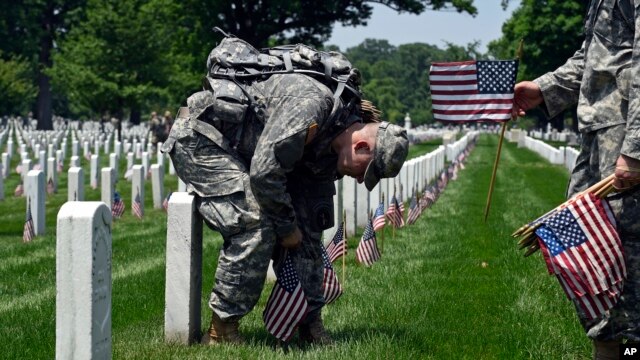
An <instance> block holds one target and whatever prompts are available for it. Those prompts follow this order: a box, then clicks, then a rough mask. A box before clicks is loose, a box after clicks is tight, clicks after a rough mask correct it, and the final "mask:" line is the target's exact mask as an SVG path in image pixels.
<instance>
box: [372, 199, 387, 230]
mask: <svg viewBox="0 0 640 360" xmlns="http://www.w3.org/2000/svg"><path fill="white" fill-rule="evenodd" d="M385 223H386V221H385V217H384V202H382V201H380V204H378V208H377V209H376V212H375V213H374V214H373V231H378V230H380V229H383V228H384V225H385Z"/></svg>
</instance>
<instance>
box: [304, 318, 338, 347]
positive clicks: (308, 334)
mask: <svg viewBox="0 0 640 360" xmlns="http://www.w3.org/2000/svg"><path fill="white" fill-rule="evenodd" d="M298 331H299V334H300V340H301V341H304V342H308V343H311V344H318V345H331V344H333V339H331V336H329V333H327V330H325V328H324V325H323V324H322V317H320V316H319V315H318V316H317V317H316V318H315V319H313V320H312V321H310V322H309V323H308V324H302V325H300V327H299V328H298Z"/></svg>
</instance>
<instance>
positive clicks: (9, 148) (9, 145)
mask: <svg viewBox="0 0 640 360" xmlns="http://www.w3.org/2000/svg"><path fill="white" fill-rule="evenodd" d="M7 154H9V157H13V140H11V139H9V141H7Z"/></svg>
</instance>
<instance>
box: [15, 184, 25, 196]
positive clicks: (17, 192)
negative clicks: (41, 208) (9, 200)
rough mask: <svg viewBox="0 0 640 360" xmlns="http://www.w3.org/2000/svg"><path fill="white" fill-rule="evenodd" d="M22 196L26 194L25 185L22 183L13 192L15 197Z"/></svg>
mask: <svg viewBox="0 0 640 360" xmlns="http://www.w3.org/2000/svg"><path fill="white" fill-rule="evenodd" d="M22 194H24V185H22V183H20V184H18V186H16V189H15V190H13V196H22Z"/></svg>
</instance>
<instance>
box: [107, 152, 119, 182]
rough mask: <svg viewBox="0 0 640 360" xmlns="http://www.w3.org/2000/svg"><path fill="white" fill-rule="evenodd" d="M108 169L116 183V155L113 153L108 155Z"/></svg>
mask: <svg viewBox="0 0 640 360" xmlns="http://www.w3.org/2000/svg"><path fill="white" fill-rule="evenodd" d="M109 167H110V168H112V169H113V176H115V180H114V181H116V182H117V181H118V155H116V154H115V153H111V154H109Z"/></svg>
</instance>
